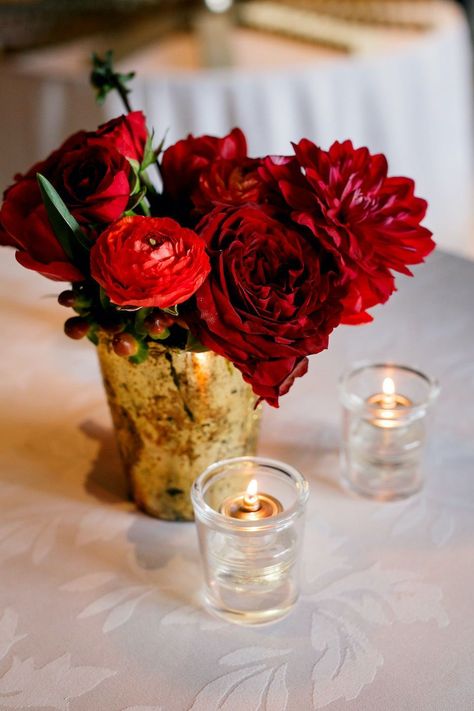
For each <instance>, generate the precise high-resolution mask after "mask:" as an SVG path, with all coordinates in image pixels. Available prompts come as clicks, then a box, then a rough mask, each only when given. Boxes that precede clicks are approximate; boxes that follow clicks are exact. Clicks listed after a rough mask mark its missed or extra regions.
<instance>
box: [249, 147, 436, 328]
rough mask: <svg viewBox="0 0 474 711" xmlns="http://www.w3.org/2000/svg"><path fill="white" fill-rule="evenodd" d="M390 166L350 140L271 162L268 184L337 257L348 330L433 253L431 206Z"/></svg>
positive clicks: (302, 150) (264, 172)
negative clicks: (426, 223)
mask: <svg viewBox="0 0 474 711" xmlns="http://www.w3.org/2000/svg"><path fill="white" fill-rule="evenodd" d="M387 171H388V166H387V160H386V158H385V156H383V155H371V154H370V153H369V151H368V149H367V148H359V149H355V148H354V147H353V145H352V143H351V141H345V142H344V143H338V142H336V143H334V144H333V145H332V146H331V148H330V149H329V151H323V150H322V149H321V148H318V147H317V146H316V145H314V143H311V141H308V140H306V139H304V140H302V141H300V143H299V144H297V145H296V146H295V157H294V158H293V159H290V158H286V159H275V158H267V159H266V161H265V166H264V168H263V169H262V170H261V175H262V177H263V178H264V179H265V180H266V181H267V182H269V183H270V184H273V186H274V188H277V190H278V192H279V194H280V196H281V197H282V198H284V200H285V202H286V203H287V205H288V206H289V207H290V208H291V217H292V219H293V220H294V221H295V222H297V223H298V224H300V225H304V226H306V227H307V228H309V229H310V230H311V232H312V233H313V235H314V236H315V237H316V238H317V239H318V241H319V242H320V243H321V244H323V245H324V246H325V248H326V249H328V250H329V251H331V252H332V253H333V254H334V257H335V258H336V259H337V261H338V263H339V268H340V270H341V273H342V279H343V282H344V283H346V284H347V285H348V289H349V290H348V293H347V296H346V297H345V299H344V314H343V318H342V321H343V322H344V323H361V322H363V321H370V320H372V318H371V316H370V315H369V314H368V313H367V312H366V309H368V308H370V307H371V306H374V305H375V304H378V303H383V302H385V301H386V300H387V299H388V298H389V296H390V295H391V294H392V293H393V291H394V290H395V279H394V276H393V274H392V272H393V271H396V272H401V273H403V274H409V275H411V271H410V270H409V269H408V267H407V265H411V264H418V263H419V262H422V261H423V259H424V257H426V256H427V255H428V254H429V253H430V252H431V251H432V249H433V248H434V246H435V245H434V242H433V240H432V239H431V232H430V231H429V230H428V229H426V227H423V226H421V224H420V223H421V221H422V220H423V218H424V216H425V214H426V208H427V203H426V201H425V200H422V199H421V198H418V197H416V196H415V194H414V189H415V185H414V182H413V180H410V179H409V178H402V177H388V175H387Z"/></svg>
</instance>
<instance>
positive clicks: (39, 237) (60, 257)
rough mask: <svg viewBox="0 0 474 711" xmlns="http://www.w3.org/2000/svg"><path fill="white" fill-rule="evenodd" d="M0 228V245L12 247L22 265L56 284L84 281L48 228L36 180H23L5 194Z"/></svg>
mask: <svg viewBox="0 0 474 711" xmlns="http://www.w3.org/2000/svg"><path fill="white" fill-rule="evenodd" d="M0 226H1V227H2V229H1V230H0V245H6V246H10V247H15V248H16V249H17V252H16V258H17V260H18V262H20V264H21V265H22V266H24V267H26V268H27V269H33V271H35V272H39V273H40V274H42V275H43V276H45V277H48V278H49V279H54V280H55V281H80V280H81V279H83V275H82V274H81V272H80V271H79V270H78V269H77V268H76V267H75V266H74V265H73V264H71V262H70V261H69V258H68V257H67V255H66V253H65V252H64V250H63V248H62V247H61V245H60V244H59V242H58V240H57V239H56V237H55V235H54V232H53V231H52V229H51V227H50V225H49V221H48V216H47V214H46V209H45V207H44V205H43V202H42V200H41V194H40V192H39V188H38V184H37V182H36V179H35V178H32V177H30V178H29V177H25V178H22V179H20V180H19V181H18V182H17V183H16V184H15V185H12V187H11V188H9V189H8V190H7V191H6V193H5V196H4V203H3V205H2V208H1V210H0Z"/></svg>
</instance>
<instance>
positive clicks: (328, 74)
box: [0, 2, 474, 252]
mask: <svg viewBox="0 0 474 711" xmlns="http://www.w3.org/2000/svg"><path fill="white" fill-rule="evenodd" d="M433 8H434V9H433V12H434V13H435V12H436V11H437V10H439V11H440V12H441V16H442V21H440V22H439V25H438V26H436V27H435V28H434V29H432V31H430V32H426V33H425V34H420V36H419V37H418V38H417V39H412V40H410V41H407V40H405V41H400V42H399V43H397V42H392V43H391V44H388V46H387V47H385V48H380V47H379V49H378V50H377V51H373V52H372V53H370V54H367V56H362V55H357V56H344V55H341V56H333V55H332V54H331V53H328V52H326V53H324V52H321V50H318V49H317V48H314V49H313V50H311V46H310V45H308V46H306V47H305V46H304V45H303V47H305V48H304V49H299V50H298V51H297V50H296V49H295V48H293V49H292V50H291V48H289V46H288V45H287V44H285V43H284V42H283V40H280V41H278V40H276V39H275V40H271V39H270V40H269V39H268V38H266V37H265V35H263V36H262V40H261V41H260V44H261V45H262V46H261V48H260V50H259V43H258V41H257V40H255V36H254V35H251V34H250V35H249V34H245V33H244V34H243V35H242V39H241V45H239V47H240V54H241V56H240V64H241V65H243V66H240V67H239V66H238V67H237V68H236V69H234V70H222V71H211V70H194V71H193V70H192V69H191V67H192V62H193V57H192V56H191V57H188V55H187V54H186V43H185V42H184V41H182V42H181V44H179V42H178V40H177V42H178V44H177V45H172V46H171V48H168V49H167V47H168V45H167V44H166V43H165V44H164V45H161V44H158V46H157V47H156V48H155V49H150V50H149V51H147V52H142V53H140V54H137V55H136V56H135V57H132V58H130V60H129V61H128V63H127V66H126V67H124V68H126V69H130V68H135V69H137V70H138V71H139V76H138V78H137V79H136V80H135V82H134V85H133V86H134V93H133V96H132V102H133V105H134V106H135V107H136V108H143V109H144V110H145V112H146V114H147V116H148V119H149V123H150V125H151V126H154V127H155V129H156V131H157V135H158V136H159V137H161V136H162V135H163V134H164V132H165V131H166V130H167V129H169V134H168V139H169V141H175V140H177V139H179V138H182V137H183V136H184V135H186V134H187V133H188V132H193V133H195V134H201V133H214V134H217V135H219V134H224V133H225V132H227V131H228V130H230V129H231V128H232V127H233V126H235V125H238V126H241V127H242V128H243V130H244V131H245V132H246V134H247V135H248V138H249V144H250V149H251V152H252V154H256V155H258V154H267V153H287V152H288V151H289V146H290V141H294V140H298V139H299V138H301V137H303V136H305V137H308V138H310V139H312V140H315V141H316V142H318V143H320V144H321V145H323V146H328V145H329V144H330V143H332V142H333V141H334V140H336V139H345V138H347V137H350V138H352V139H353V141H354V143H355V144H357V145H368V146H369V147H370V148H371V149H372V150H373V151H382V152H385V153H386V154H387V156H388V158H389V162H390V169H391V171H392V172H393V173H394V174H403V175H409V176H411V177H414V178H415V179H416V181H417V187H418V191H419V193H420V195H422V196H424V197H426V198H427V199H428V200H429V201H430V203H431V207H430V214H429V219H428V222H429V225H430V226H431V228H432V229H433V230H434V232H435V234H436V236H437V238H438V240H439V242H440V244H441V245H442V246H444V247H446V248H448V249H451V250H458V251H461V252H463V251H466V250H467V249H468V245H469V242H470V238H471V226H472V207H471V206H472V196H473V191H474V179H473V169H472V166H473V139H472V126H473V122H472V106H471V102H472V91H471V50H470V38H469V29H468V26H467V23H466V21H465V20H464V17H463V15H462V13H461V10H460V9H458V8H457V7H455V6H454V5H452V6H451V4H450V3H448V2H440V3H438V5H436V4H434V6H433ZM435 24H436V23H435ZM252 37H253V39H252ZM272 42H273V43H272ZM279 42H280V43H281V50H280V44H279ZM293 44H294V43H293ZM173 47H174V50H173ZM93 48H94V45H93V43H92V44H90V45H87V46H83V45H82V44H80V45H73V46H71V47H70V48H63V49H61V48H60V49H58V50H52V51H51V50H48V51H47V52H43V53H35V54H32V55H31V56H29V57H25V58H23V59H22V60H19V61H18V63H17V64H15V65H8V64H3V65H2V64H0V96H1V97H2V111H1V112H0V136H1V141H2V151H1V152H0V187H1V188H3V187H5V186H6V185H7V184H8V182H9V181H10V178H11V175H12V174H13V173H14V172H15V171H17V170H23V169H26V168H27V167H29V165H31V163H32V162H33V161H34V160H37V159H39V158H42V157H44V156H45V155H46V154H47V153H48V152H49V151H51V150H52V149H53V148H55V147H56V146H57V145H58V144H59V143H60V141H61V140H62V139H64V138H65V137H66V136H67V135H68V134H70V133H71V132H72V131H74V130H78V129H79V128H84V127H86V128H93V127H95V126H96V125H97V124H98V123H99V122H100V121H103V120H105V119H107V118H110V117H112V116H114V115H116V114H117V113H118V112H121V110H122V109H121V106H120V103H119V102H118V101H114V100H110V102H107V103H106V105H105V106H104V107H103V108H102V109H99V108H98V107H95V106H94V102H93V98H92V92H91V89H90V88H89V87H88V86H87V81H86V77H87V61H86V58H87V57H88V55H89V53H90V51H91V50H92V49H93ZM372 49H373V48H372ZM178 50H179V51H178ZM173 52H174V54H173ZM189 52H190V50H189V51H188V53H189ZM312 52H313V53H314V59H311V57H312ZM257 53H258V59H257V58H256V57H257ZM185 54H186V56H185V57H184V55H185ZM180 57H181V62H182V64H183V66H184V67H185V66H187V65H186V62H188V64H189V68H188V69H187V70H186V69H183V67H181V69H180V70H177V69H176V70H174V71H173V70H172V67H173V63H174V62H178V58H180ZM183 57H184V58H183ZM251 57H255V59H254V61H255V62H258V64H257V65H256V66H252V60H251ZM290 58H292V61H293V64H291V65H290ZM185 60H186V61H185ZM279 61H280V62H281V65H280V66H279ZM263 62H265V63H266V66H265V67H263V66H262V63H263ZM273 63H274V64H275V66H274V67H272V66H271V65H272V64H273Z"/></svg>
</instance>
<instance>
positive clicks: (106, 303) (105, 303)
mask: <svg viewBox="0 0 474 711" xmlns="http://www.w3.org/2000/svg"><path fill="white" fill-rule="evenodd" d="M99 299H100V305H101V306H102V308H103V309H104V311H107V309H109V308H110V299H109V297H108V296H107V294H106V293H105V291H104V289H103V288H102V287H100V292H99Z"/></svg>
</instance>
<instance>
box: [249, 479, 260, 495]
mask: <svg viewBox="0 0 474 711" xmlns="http://www.w3.org/2000/svg"><path fill="white" fill-rule="evenodd" d="M257 492H258V483H257V480H256V479H252V480H251V481H250V482H249V485H248V487H247V491H246V498H247V499H255V498H256V496H257Z"/></svg>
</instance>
